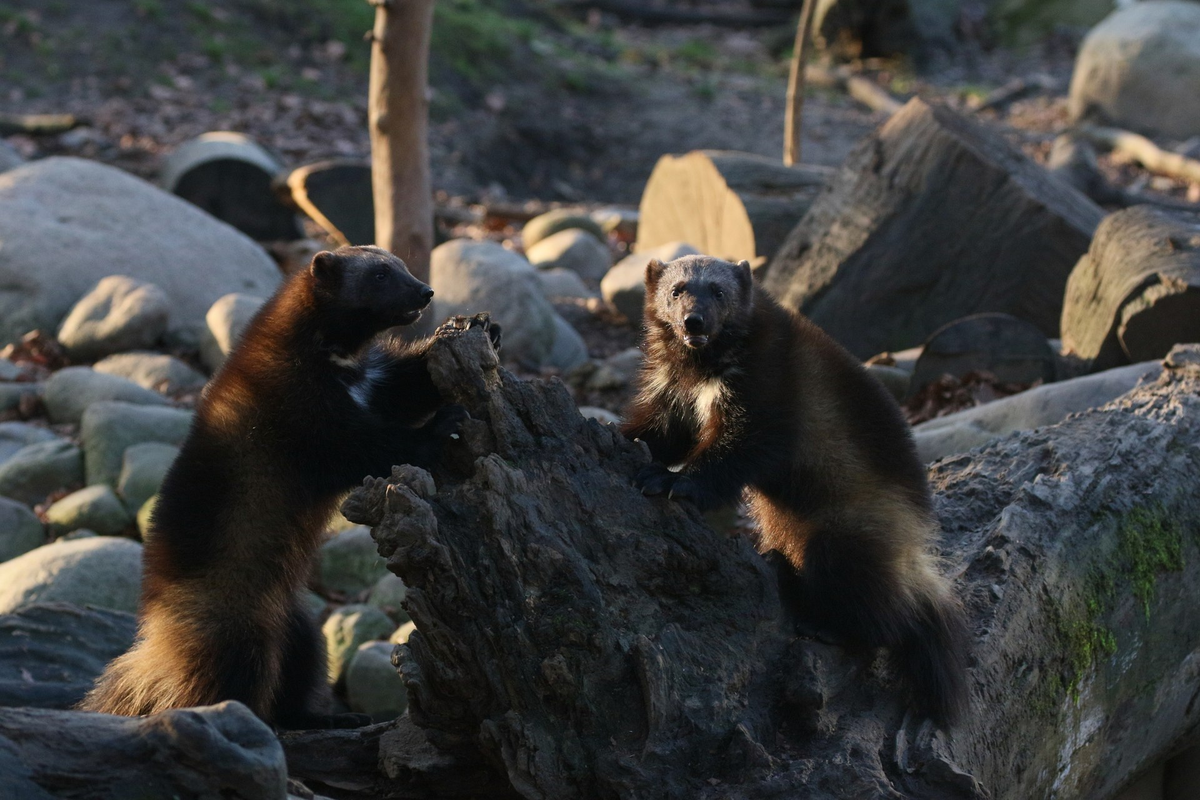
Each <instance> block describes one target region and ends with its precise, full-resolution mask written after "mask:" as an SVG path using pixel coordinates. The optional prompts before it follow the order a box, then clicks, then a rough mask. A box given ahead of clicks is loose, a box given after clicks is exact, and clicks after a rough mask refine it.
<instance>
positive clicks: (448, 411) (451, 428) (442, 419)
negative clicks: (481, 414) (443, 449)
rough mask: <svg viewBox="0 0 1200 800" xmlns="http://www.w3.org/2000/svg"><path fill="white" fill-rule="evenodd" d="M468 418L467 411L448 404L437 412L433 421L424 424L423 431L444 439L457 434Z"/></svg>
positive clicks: (455, 404) (453, 404)
mask: <svg viewBox="0 0 1200 800" xmlns="http://www.w3.org/2000/svg"><path fill="white" fill-rule="evenodd" d="M470 416H471V415H470V414H469V413H467V409H465V408H463V407H462V406H460V405H458V404H457V403H450V404H449V405H444V406H442V407H441V408H439V409H438V410H437V413H436V414H434V415H433V419H431V420H429V422H427V423H426V424H425V429H426V430H428V431H429V433H431V434H433V435H434V436H435V437H437V438H439V439H446V438H449V437H451V436H453V435H454V434H456V433H458V429H459V428H460V427H462V424H463V422H464V421H466V420H467V419H468V418H469V417H470Z"/></svg>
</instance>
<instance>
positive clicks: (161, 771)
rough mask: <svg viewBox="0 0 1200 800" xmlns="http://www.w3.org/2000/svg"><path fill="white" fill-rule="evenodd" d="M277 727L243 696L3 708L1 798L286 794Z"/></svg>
mask: <svg viewBox="0 0 1200 800" xmlns="http://www.w3.org/2000/svg"><path fill="white" fill-rule="evenodd" d="M286 796H287V768H286V765H285V762H284V757H283V749H282V748H280V746H279V742H278V740H276V738H275V736H274V734H272V733H271V729H270V728H268V727H267V726H266V724H265V723H263V722H262V721H261V720H260V719H259V718H258V717H256V716H254V714H252V713H251V712H250V709H248V708H246V707H245V706H243V705H242V704H241V703H233V702H230V703H221V704H220V705H216V706H206V707H203V708H184V709H176V710H173V711H164V712H163V713H161V714H153V715H151V716H149V717H142V718H138V717H114V716H111V715H108V714H91V713H86V712H82V711H49V710H45V709H31V708H0V797H4V798H6V799H7V798H14V800H49V799H50V798H53V797H58V798H63V797H74V798H88V800H129V799H130V798H156V797H171V798H179V799H180V800H216V798H228V800H284V798H285V797H286Z"/></svg>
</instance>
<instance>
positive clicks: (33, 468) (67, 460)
mask: <svg viewBox="0 0 1200 800" xmlns="http://www.w3.org/2000/svg"><path fill="white" fill-rule="evenodd" d="M83 475H84V468H83V453H82V452H81V451H80V449H79V448H78V447H76V446H75V445H74V444H72V443H71V442H69V441H67V440H66V439H58V438H55V439H53V440H51V441H45V442H38V443H36V444H31V445H28V446H26V447H23V448H21V449H20V450H18V451H17V452H16V453H15V454H14V455H13V456H11V457H10V458H9V459H8V460H7V461H5V462H4V463H3V464H0V496H3V497H11V498H12V499H13V500H19V501H20V502H22V503H25V504H27V505H30V506H32V505H34V504H36V503H40V502H42V500H45V499H46V496H47V495H49V494H50V493H52V492H56V491H58V490H60V489H66V488H69V487H71V486H78V485H80V484H82V483H83Z"/></svg>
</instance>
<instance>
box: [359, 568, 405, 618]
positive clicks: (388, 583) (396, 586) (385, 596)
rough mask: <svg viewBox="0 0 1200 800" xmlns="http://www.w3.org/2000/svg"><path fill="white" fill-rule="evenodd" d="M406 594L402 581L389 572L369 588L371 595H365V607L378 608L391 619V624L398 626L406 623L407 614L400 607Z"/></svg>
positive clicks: (402, 607)
mask: <svg viewBox="0 0 1200 800" xmlns="http://www.w3.org/2000/svg"><path fill="white" fill-rule="evenodd" d="M407 594H408V588H407V587H406V586H405V585H404V581H402V580H400V578H398V577H397V576H395V575H393V574H392V573H390V572H389V573H387V574H386V575H384V576H383V577H382V578H380V579H379V580H377V581H376V582H375V585H374V586H372V587H371V593H370V594H369V595H367V605H369V606H374V607H375V608H378V609H379V610H380V611H382V612H383V613H385V614H387V615H388V616H389V617H391V619H392V622H395V623H396V624H400V623H403V622H407V621H408V612H407V611H405V610H404V606H403V605H402V604H403V603H404V597H405V595H407Z"/></svg>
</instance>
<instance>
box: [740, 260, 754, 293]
mask: <svg viewBox="0 0 1200 800" xmlns="http://www.w3.org/2000/svg"><path fill="white" fill-rule="evenodd" d="M737 279H738V283H739V284H741V286H742V291H744V292H745V291H749V290H750V287H751V286H752V285H753V284H754V273H753V272H751V271H750V262H749V261H739V262H738V263H737Z"/></svg>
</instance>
